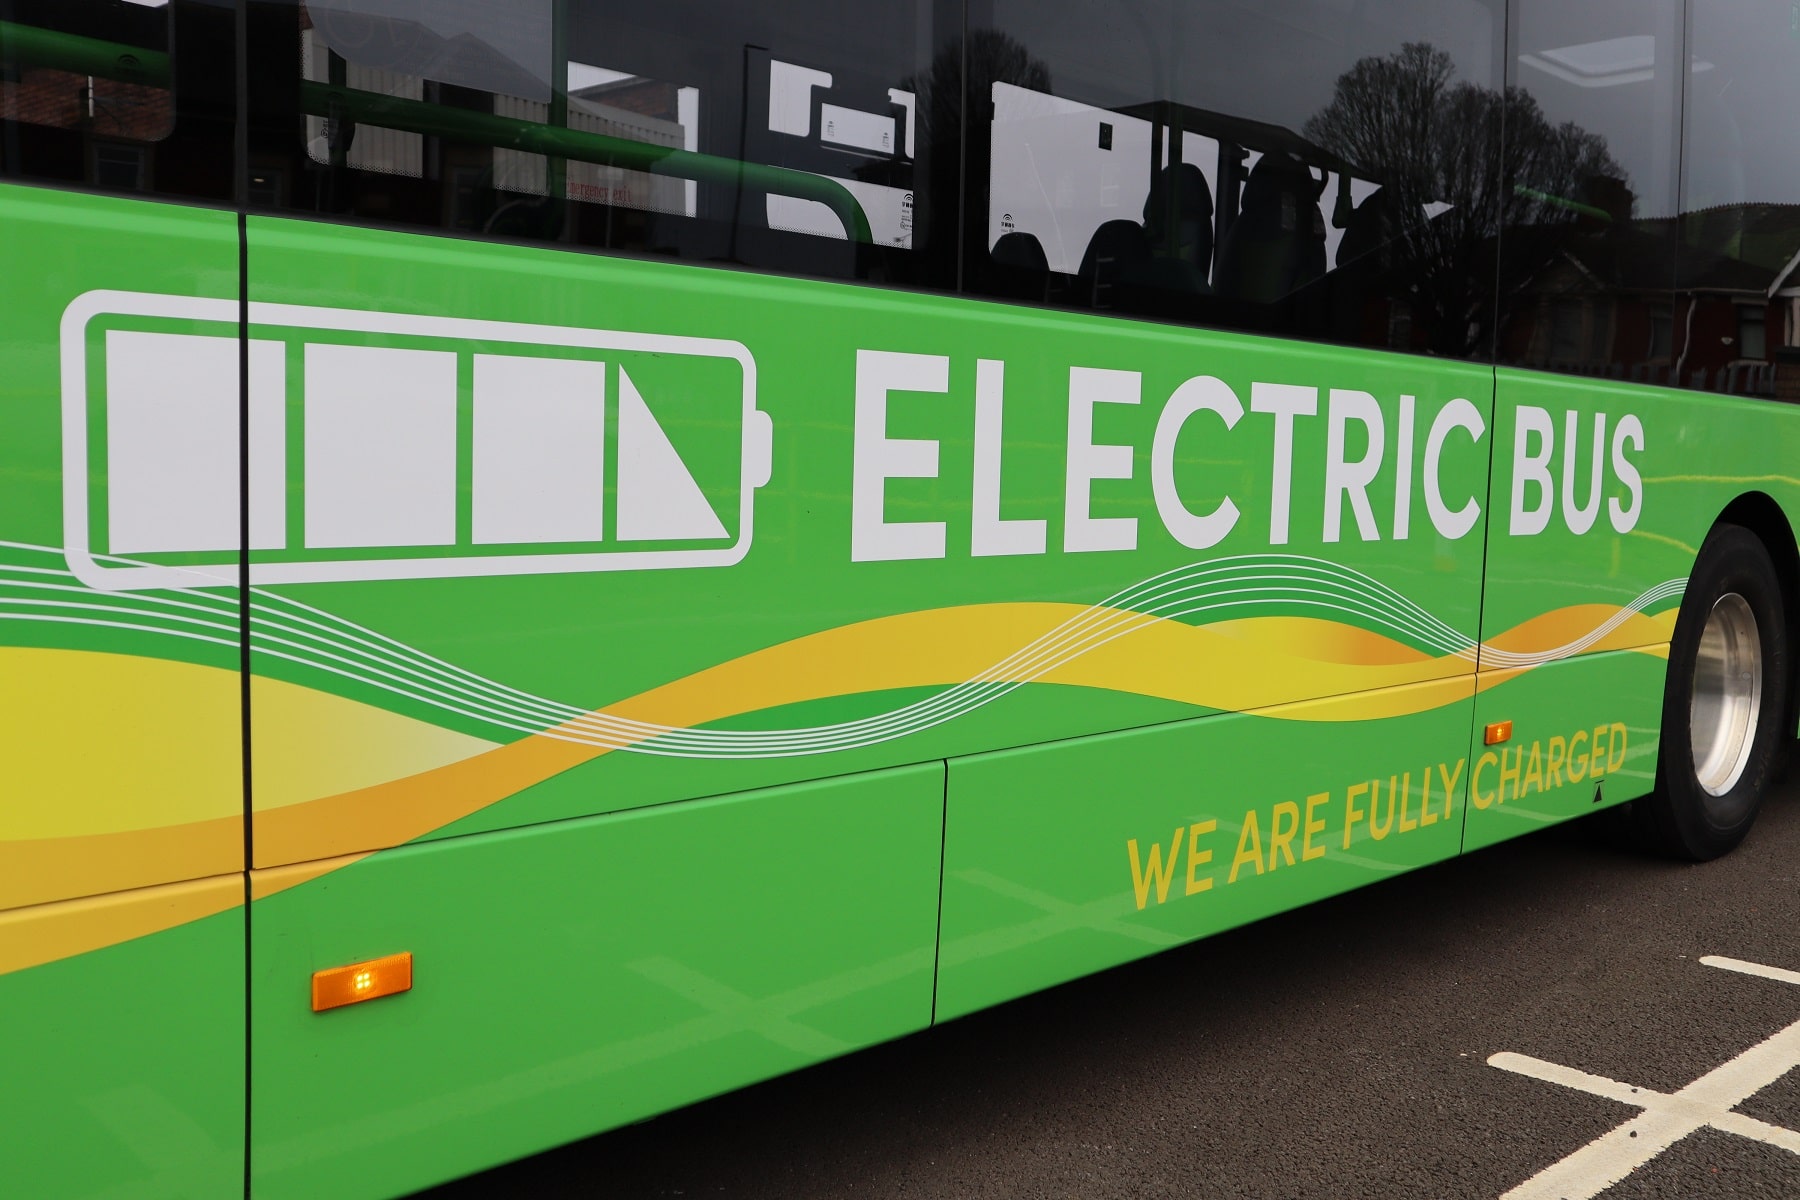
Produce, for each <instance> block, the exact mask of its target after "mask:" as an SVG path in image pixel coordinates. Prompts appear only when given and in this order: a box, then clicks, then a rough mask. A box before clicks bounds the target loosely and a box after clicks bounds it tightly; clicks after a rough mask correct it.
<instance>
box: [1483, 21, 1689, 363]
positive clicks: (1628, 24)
mask: <svg viewBox="0 0 1800 1200" xmlns="http://www.w3.org/2000/svg"><path fill="white" fill-rule="evenodd" d="M1513 11H1514V21H1513V33H1512V38H1511V47H1512V61H1511V62H1510V63H1509V64H1508V65H1507V73H1508V76H1509V78H1510V80H1511V82H1512V84H1513V87H1514V88H1515V89H1516V91H1517V93H1518V100H1517V102H1516V103H1515V104H1514V105H1513V106H1512V107H1511V109H1510V110H1509V114H1508V115H1509V119H1508V122H1507V132H1506V142H1507V169H1508V172H1509V180H1510V186H1509V187H1508V189H1507V194H1506V196H1505V203H1506V205H1507V216H1506V226H1505V231H1504V233H1503V235H1502V243H1503V249H1504V253H1503V255H1502V257H1501V264H1502V265H1501V287H1500V295H1501V319H1500V344H1499V354H1500V359H1501V361H1503V362H1507V363H1515V364H1521V365H1525V366H1532V367H1540V368H1547V369H1549V370H1554V371H1563V372H1568V373H1571V374H1578V375H1594V376H1606V377H1610V378H1614V379H1630V380H1634V381H1637V382H1648V383H1669V382H1670V381H1671V380H1672V378H1673V377H1674V375H1675V367H1676V359H1675V356H1674V354H1673V352H1672V351H1673V343H1672V340H1671V333H1672V326H1671V311H1672V304H1673V296H1672V294H1671V291H1670V289H1671V287H1672V286H1673V284H1674V278H1675V255H1676V245H1677V243H1676V238H1675V220H1674V217H1675V210H1676V199H1677V190H1676V174H1677V173H1676V169H1675V164H1676V157H1677V154H1678V153H1679V149H1680V147H1679V141H1678V132H1679V126H1680V119H1679V113H1680V110H1681V70H1680V66H1679V64H1680V62H1681V58H1682V52H1681V44H1682V6H1681V3H1680V0H1654V2H1652V3H1645V2H1643V0H1601V2H1599V3H1590V4H1580V5H1571V4H1568V3H1563V2H1561V0H1517V2H1516V3H1515V4H1514V9H1513Z"/></svg>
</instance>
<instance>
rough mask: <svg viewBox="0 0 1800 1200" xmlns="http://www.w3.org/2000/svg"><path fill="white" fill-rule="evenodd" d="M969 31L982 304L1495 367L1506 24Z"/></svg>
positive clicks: (1114, 8) (1230, 22) (1289, 19)
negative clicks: (1092, 312) (1116, 316)
mask: <svg viewBox="0 0 1800 1200" xmlns="http://www.w3.org/2000/svg"><path fill="white" fill-rule="evenodd" d="M970 29H971V33H970V36H969V43H968V48H969V54H968V60H969V95H970V97H971V105H972V108H971V119H970V121H969V137H970V141H969V147H968V161H969V162H970V164H971V175H972V179H971V194H970V196H968V197H967V198H966V206H967V208H968V212H969V219H970V222H971V231H970V233H971V238H972V240H973V243H974V244H973V245H972V246H971V249H970V267H969V273H970V277H971V278H972V280H973V281H974V286H975V287H976V288H977V289H978V290H982V291H985V292H988V293H989V294H992V295H1000V296H1009V297H1012V298H1015V299H1022V300H1028V301H1033V302H1043V303H1051V304H1061V305H1068V306H1072V307H1077V308H1091V309H1102V310H1109V311H1117V312H1125V313H1135V314H1139V315H1145V316H1151V317H1157V318H1161V319H1164V320H1173V321H1185V322H1193V323H1201V324H1209V325H1217V326H1224V327H1230V328H1240V329H1251V330H1258V331H1263V332H1269V333H1279V334H1285V335H1292V336H1299V337H1307V338H1318V339H1324V340H1330V341H1338V342H1346V343H1351V344H1357V345H1372V346H1385V347H1391V348H1394V349H1400V350H1411V351H1420V352H1428V353H1434V354H1443V355H1453V356H1457V357H1473V358H1482V357H1485V356H1486V355H1487V354H1488V353H1489V350H1490V345H1491V337H1492V310H1493V292H1494V288H1493V259H1494V245H1495V242H1494V235H1495V232H1496V227H1495V213H1496V202H1495V190H1496V189H1495V183H1496V178H1495V173H1496V169H1497V166H1498V140H1497V138H1498V116H1499V105H1500V93H1499V90H1498V87H1497V85H1498V82H1499V57H1500V50H1501V46H1502V43H1503V28H1502V22H1501V17H1500V15H1499V13H1498V10H1497V8H1495V7H1490V6H1488V5H1485V4H1482V3H1477V2H1476V0H1450V2H1448V3H1440V2H1432V3H1427V2H1425V0H1407V2H1403V3H1396V4H1390V5H1382V6H1368V5H1358V6H1347V5H1343V4H1338V3H1327V2H1324V0H1285V2H1283V3H1277V4H1260V5H1249V4H1239V3H1224V2H1218V0H1215V2H1213V3H1204V4H1189V3H1175V2H1174V0H1106V2H1104V3H1087V2H1080V3H1078V2H1076V0H1055V2H1051V3H1044V2H1042V0H1032V2H1031V3H1023V2H1019V0H991V2H990V3H983V4H977V5H973V6H971V9H970ZM984 118H985V119H984ZM982 165H985V171H982V170H980V169H979V168H980V167H981V166H982Z"/></svg>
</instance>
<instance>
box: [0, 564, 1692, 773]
mask: <svg viewBox="0 0 1800 1200" xmlns="http://www.w3.org/2000/svg"><path fill="white" fill-rule="evenodd" d="M0 546H5V547H10V548H13V549H18V550H26V551H30V552H33V553H43V554H46V555H52V556H60V554H61V551H60V550H58V549H57V548H55V547H44V546H33V545H28V544H24V543H16V542H0ZM99 557H108V558H111V560H112V561H115V562H118V563H121V564H125V565H141V564H138V563H136V562H135V561H134V560H131V559H123V558H117V557H115V556H99ZM6 573H19V574H28V575H33V576H55V577H59V578H72V576H70V575H69V573H68V572H67V571H66V570H61V569H55V568H40V567H28V566H21V565H13V564H5V565H0V576H3V575H4V574H6ZM1685 586H1686V582H1685V581H1684V580H1679V579H1676V580H1669V581H1667V582H1665V583H1662V584H1659V585H1657V586H1656V587H1654V588H1651V589H1649V590H1647V591H1645V592H1644V593H1643V594H1642V595H1640V596H1639V597H1638V598H1637V599H1635V600H1634V601H1632V602H1631V604H1629V605H1627V606H1625V607H1623V608H1621V609H1620V610H1619V611H1618V612H1616V613H1615V614H1613V615H1612V616H1611V617H1609V618H1608V619H1607V620H1606V621H1605V622H1603V623H1601V624H1600V625H1599V626H1597V627H1596V628H1595V629H1593V630H1592V631H1590V632H1588V633H1587V634H1585V635H1583V636H1582V637H1580V638H1577V639H1575V640H1573V641H1571V642H1568V643H1566V644H1564V645H1563V646H1559V647H1555V648H1553V649H1549V650H1544V651H1534V652H1530V653H1517V652H1511V651H1503V650H1498V649H1495V648H1494V647H1491V646H1487V645H1485V644H1483V643H1480V642H1477V641H1475V640H1473V639H1471V638H1469V637H1468V636H1467V635H1465V634H1462V633H1461V632H1459V631H1458V630H1456V629H1455V628H1454V627H1453V626H1451V625H1449V624H1448V623H1447V622H1445V621H1443V620H1441V619H1439V618H1438V617H1436V616H1434V615H1433V614H1431V613H1430V612H1429V611H1427V610H1426V609H1424V608H1423V607H1421V606H1420V605H1418V604H1416V603H1414V602H1413V601H1412V600H1410V599H1409V598H1407V597H1406V596H1405V595H1404V594H1403V593H1401V592H1399V591H1397V590H1395V589H1394V588H1392V587H1389V586H1388V585H1387V584H1385V583H1382V582H1381V581H1380V580H1378V579H1374V578H1373V577H1371V576H1368V575H1365V574H1363V573H1362V572H1360V571H1356V570H1354V569H1353V568H1349V567H1345V566H1343V565H1341V564H1338V563H1333V562H1330V561H1329V560H1325V559H1318V558H1311V557H1307V556H1303V555H1288V554H1250V555H1238V556H1233V557H1228V558H1221V559H1214V560H1211V561H1209V562H1205V563H1194V564H1187V565H1184V566H1181V567H1175V568H1172V569H1170V570H1168V571H1164V572H1162V573H1160V574H1158V575H1154V576H1151V577H1150V578H1148V579H1144V580H1141V581H1139V582H1137V583H1134V584H1132V585H1130V586H1129V587H1127V588H1125V589H1123V590H1121V591H1119V592H1116V593H1114V595H1112V596H1109V597H1108V598H1107V599H1105V600H1103V601H1101V602H1100V603H1098V604H1095V605H1090V606H1089V607H1088V608H1086V609H1084V610H1083V611H1081V612H1080V613H1077V614H1076V615H1075V616H1073V617H1070V618H1069V619H1067V620H1065V621H1063V622H1062V623H1061V624H1059V625H1057V626H1056V627H1055V628H1053V629H1051V630H1049V631H1047V632H1046V633H1044V634H1041V635H1040V636H1038V637H1037V638H1035V639H1033V640H1032V641H1030V642H1028V643H1026V644H1025V645H1024V646H1021V647H1019V648H1018V649H1017V650H1015V651H1013V652H1012V653H1011V654H1009V655H1007V656H1006V657H1004V658H1002V659H1000V660H999V661H998V662H996V663H994V664H993V665H992V666H990V667H988V668H986V669H985V670H982V671H979V672H977V673H976V674H975V675H974V676H973V677H972V678H970V679H968V680H966V681H964V682H962V683H958V684H954V685H952V686H950V687H948V688H945V689H944V690H942V691H940V692H937V693H935V694H933V695H932V696H929V697H926V698H924V699H922V700H918V701H914V702H913V703H911V704H906V705H902V706H901V707H900V708H897V709H893V710H890V711H888V712H885V713H879V714H876V715H874V716H870V717H863V718H858V719H856V720H852V721H843V722H837V723H834V724H830V725H817V726H805V727H798V728H791V729H771V730H728V729H693V728H688V727H678V726H668V725H660V724H656V723H653V722H646V721H637V720H632V719H629V718H623V717H617V716H614V715H612V714H610V713H606V712H600V711H593V710H589V709H584V708H580V707H578V706H575V705H571V704H567V703H564V702H559V701H555V700H551V699H548V698H545V697H542V696H538V695H534V694H532V693H530V692H526V691H523V690H521V689H519V688H515V687H512V686H510V685H507V684H503V683H500V682H497V681H495V680H492V679H488V678H486V677H484V676H481V675H478V674H475V673H474V672H471V671H468V670H465V669H464V668H461V667H458V666H456V665H455V664H453V663H449V662H446V661H444V660H442V659H438V658H435V657H433V656H431V655H429V654H425V653H423V652H421V651H419V650H417V649H415V648H413V647H411V646H408V645H407V644H405V643H404V642H400V641H398V640H396V639H394V638H391V637H388V636H387V635H385V634H382V633H379V632H377V631H375V630H371V629H367V628H365V627H363V626H360V625H357V624H355V623H353V622H350V621H346V620H344V619H342V618H340V617H337V616H335V615H333V614H331V613H328V612H325V611H323V610H320V609H316V608H313V607H311V606H308V605H305V604H302V603H300V602H298V601H295V600H292V599H290V598H288V597H285V596H281V595H278V594H275V593H271V592H268V591H266V590H264V589H251V596H252V599H251V602H250V610H251V611H250V624H251V627H252V651H253V653H256V654H262V655H268V656H269V657H272V658H277V659H281V660H283V661H287V662H292V663H295V664H298V665H300V666H304V667H307V668H310V669H313V670H319V671H324V672H327V673H330V674H332V675H336V676H339V677H341V678H345V679H349V680H352V681H354V682H357V683H360V684H362V685H364V686H368V687H374V688H377V689H380V690H382V691H385V692H388V693H390V694H393V695H396V696H399V697H402V698H404V699H407V700H410V701H412V702H414V703H419V704H424V705H427V706H429V707H432V708H436V709H438V710H439V711H442V712H446V713H451V714H454V715H456V716H460V717H464V718H467V719H470V720H474V721H477V722H480V723H483V724H486V725H490V726H492V727H495V728H498V729H506V730H511V731H515V732H520V733H527V734H535V735H537V736H542V737H548V738H552V739H555V740H558V741H566V742H572V743H576V744H582V745H590V746H601V747H606V748H609V749H622V750H628V751H631V752H634V753H641V754H652V755H658V756H663V757H678V758H721V757H723V758H774V757H792V756H796V755H805V754H820V753H827V752H830V751H833V750H841V749H855V748H862V747H866V746H872V745H877V744H880V743H882V742H887V741H892V740H894V739H896V738H900V737H905V736H908V735H910V734H912V733H914V732H918V731H921V730H924V729H929V728H932V727H935V726H937V725H941V724H944V723H946V722H948V721H952V720H955V719H957V718H959V717H961V716H964V715H966V714H968V713H970V712H973V711H975V710H976V709H979V708H982V707H985V706H986V705H988V704H991V703H993V702H994V701H995V700H998V699H1000V698H1001V697H1003V696H1005V695H1007V694H1009V693H1010V692H1012V691H1015V690H1017V689H1018V688H1020V687H1023V686H1025V685H1026V684H1028V683H1031V682H1034V681H1036V680H1038V679H1041V678H1042V677H1044V676H1045V675H1047V674H1049V673H1050V672H1052V671H1054V670H1056V669H1057V668H1059V667H1061V666H1063V665H1066V664H1067V663H1069V662H1072V661H1074V660H1075V659H1076V658H1079V657H1081V656H1083V655H1085V654H1089V653H1092V652H1093V651H1094V650H1096V649H1098V648H1099V647H1101V646H1104V645H1106V644H1108V643H1110V642H1112V641H1114V640H1116V639H1118V638H1121V637H1125V636H1128V635H1129V634H1131V633H1133V632H1136V631H1137V630H1138V629H1142V628H1144V627H1145V626H1147V625H1150V624H1153V623H1155V622H1157V621H1161V620H1175V619H1182V618H1189V617H1194V616H1198V615H1200V614H1202V613H1215V614H1223V613H1228V612H1231V611H1233V610H1237V609H1256V608H1267V607H1268V606H1270V605H1271V604H1279V605H1281V606H1284V607H1290V608H1299V609H1302V610H1307V611H1318V612H1330V613H1341V614H1345V615H1348V616H1351V617H1354V618H1357V619H1359V620H1361V621H1363V622H1365V623H1368V624H1373V625H1376V626H1378V627H1380V628H1383V629H1386V630H1390V631H1392V632H1394V633H1397V634H1400V635H1401V636H1403V637H1405V638H1408V639H1410V640H1412V641H1414V642H1415V643H1417V644H1420V645H1423V646H1425V647H1427V648H1430V649H1432V650H1436V651H1437V652H1439V653H1441V654H1445V655H1449V656H1454V657H1457V658H1459V659H1462V660H1463V661H1467V662H1472V663H1479V664H1480V665H1483V666H1486V665H1489V664H1490V663H1492V664H1493V665H1497V666H1501V667H1533V666H1540V665H1543V664H1544V663H1547V662H1553V661H1555V660H1557V659H1560V658H1566V657H1570V656H1571V655H1574V654H1577V653H1580V652H1581V651H1582V650H1584V649H1586V648H1588V647H1589V646H1592V645H1594V644H1595V643H1597V642H1599V641H1600V640H1601V639H1602V638H1604V637H1605V636H1606V635H1607V634H1609V633H1611V632H1612V631H1613V630H1614V629H1616V628H1618V627H1619V626H1620V625H1621V624H1623V623H1624V622H1625V621H1626V620H1628V619H1630V617H1631V616H1633V615H1635V614H1636V613H1638V612H1641V611H1643V610H1644V609H1645V608H1647V607H1648V606H1649V605H1651V604H1654V603H1657V602H1659V601H1660V600H1663V599H1667V598H1669V597H1671V596H1676V595H1679V594H1680V593H1681V592H1682V591H1683V590H1684V589H1685ZM0 587H11V588H26V589H33V590H42V591H54V592H83V593H86V595H87V596H88V600H86V601H81V602H75V601H55V600H47V599H37V598H26V599H17V598H10V597H0V608H11V609H25V610H27V611H25V612H5V613H0V618H4V619H8V620H42V621H47V622H53V623H62V624H83V625H96V626H110V627H115V628H122V629H132V630H137V631H141V632H146V633H153V634H162V635H167V636H179V637H189V638H193V639H194V640H200V641H207V642H213V643H216V644H219V645H228V646H235V645H237V641H236V638H235V637H233V638H231V639H225V638H211V637H206V636H204V635H197V634H193V633H190V632H187V631H186V630H184V629H171V628H167V627H164V626H161V625H146V624H138V623H124V622H118V621H106V620H99V619H94V618H78V617H73V616H66V615H62V616H52V615H48V614H41V615H35V616H34V615H32V613H31V611H30V610H35V609H46V608H47V609H53V610H58V611H59V612H60V611H63V610H81V611H104V612H112V613H115V614H118V613H122V614H126V615H130V616H132V617H135V618H138V619H140V620H154V621H161V622H170V623H175V624H177V625H191V626H199V627H201V628H206V629H214V630H218V631H220V632H227V633H232V634H236V633H237V632H238V627H237V624H236V618H237V616H238V605H237V604H236V602H235V601H232V600H229V599H226V598H224V597H220V596H216V595H214V594H213V593H212V592H210V591H205V590H199V589H168V590H167V594H164V595H155V594H151V593H134V594H132V596H131V597H130V599H129V600H127V599H126V598H124V597H114V596H112V595H111V594H109V593H99V592H93V591H91V590H89V589H87V588H85V587H82V586H80V585H68V584H59V583H45V582H40V581H37V580H29V581H21V580H16V579H4V578H0ZM170 594H172V595H175V596H181V597H184V599H180V600H176V599H171V598H169V595H170ZM102 597H104V599H101V598H102ZM163 608H168V609H178V610H182V611H179V612H164V611H158V610H159V609H163ZM196 611H197V612H201V613H203V614H205V615H207V616H217V617H229V618H232V620H231V622H230V623H215V622H213V621H207V620H204V619H202V618H201V617H195V616H189V615H187V614H188V613H190V612H196ZM1215 619H1219V618H1215ZM259 632H260V636H259Z"/></svg>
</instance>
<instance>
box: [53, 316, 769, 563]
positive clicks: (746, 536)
mask: <svg viewBox="0 0 1800 1200" xmlns="http://www.w3.org/2000/svg"><path fill="white" fill-rule="evenodd" d="M240 313H241V308H240V304H239V302H238V301H236V300H231V299H219V298H216V297H194V296H171V295H165V294H161V293H152V292H128V291H117V290H110V289H103V290H97V291H91V292H86V293H84V294H82V295H80V296H78V297H76V298H75V299H74V300H73V301H71V302H70V304H69V306H68V307H67V308H66V309H64V310H63V316H62V323H61V355H62V363H61V366H62V433H63V542H64V546H63V551H64V556H65V558H66V560H67V562H68V565H69V570H70V571H71V572H72V573H73V574H74V575H75V576H76V578H78V579H80V580H81V581H82V582H83V583H85V584H87V585H88V586H89V587H92V588H97V589H100V590H103V591H134V590H143V589H149V588H199V587H218V586H221V585H236V584H237V583H238V582H239V578H238V561H237V560H238V553H237V551H236V550H233V551H231V552H230V553H231V558H230V559H229V560H228V561H224V562H221V563H219V564H217V566H211V565H201V566H195V565H179V566H177V565H165V564H155V563H142V562H133V561H131V560H129V559H125V558H122V557H120V556H118V555H113V554H103V553H97V552H96V551H94V549H93V547H92V545H91V541H90V532H89V531H90V519H91V515H92V508H91V505H90V495H89V489H90V486H91V483H92V480H91V478H90V476H91V474H92V469H91V467H90V463H89V436H88V434H89V430H88V419H89V418H88V412H89V399H90V397H89V386H88V385H89V380H88V370H87V358H88V349H89V347H88V326H89V325H90V323H92V322H93V321H94V320H95V319H97V318H100V317H140V318H166V319H174V320H189V321H204V322H210V323H220V324H230V325H236V324H237V323H238V321H239V318H240ZM245 315H247V317H248V322H247V323H248V325H249V326H250V327H256V326H263V327H276V328H283V329H289V330H310V331H318V332H323V333H340V334H342V333H349V334H356V335H365V336H366V335H374V336H377V337H380V336H389V337H401V338H429V339H433V340H438V341H451V342H473V343H484V344H487V345H496V346H503V347H519V348H522V349H526V348H533V347H536V348H551V349H557V350H577V351H623V352H641V353H650V354H658V355H676V356H684V357H701V358H714V359H728V360H731V361H734V362H736V363H737V364H738V367H739V369H740V371H741V372H742V378H743V392H742V417H743V425H742V433H741V437H740V453H739V485H738V486H739V498H738V521H737V523H738V531H737V536H736V538H735V539H734V540H733V542H732V544H731V545H729V546H708V547H701V548H694V549H656V550H601V551H549V552H518V553H488V554H480V555H470V554H459V553H450V554H445V555H441V556H429V557H422V556H408V557H403V558H372V557H355V558H333V557H331V556H330V555H329V554H326V555H325V556H324V557H321V558H312V559H308V560H305V561H279V562H268V561H257V560H256V558H255V549H256V547H254V546H253V547H252V558H251V562H250V569H249V580H250V583H251V584H252V585H258V584H289V583H342V582H356V581H364V580H397V579H451V578H465V577H483V576H499V575H547V574H570V573H582V572H602V571H642V570H664V569H671V568H691V567H722V566H731V565H733V564H735V563H738V562H741V561H742V560H743V558H744V556H745V555H746V554H748V553H749V550H750V545H751V542H752V540H753V538H754V535H755V522H754V511H755V510H754V503H755V492H756V489H757V488H759V487H762V486H763V485H765V484H767V483H768V482H769V478H770V471H771V468H772V464H773V442H774V425H773V422H772V421H771V420H770V418H769V415H768V414H767V413H766V412H763V411H761V410H760V409H758V408H757V407H756V360H755V358H754V356H752V355H751V353H750V351H749V350H748V348H746V347H745V346H744V345H743V344H742V343H741V342H736V341H731V340H728V339H723V338H707V337H692V336H687V335H680V334H654V333H639V332H632V331H624V330H605V329H584V328H580V327H576V326H564V325H537V324H528V323H523V322H514V321H493V320H485V319H479V318H471V317H438V316H419V315H415V314H408V313H393V312H382V311H377V310H365V309H344V308H324V307H316V306H311V305H300V304H278V303H271V302H267V301H251V302H250V303H249V305H248V313H247V314H245ZM153 336H154V335H153ZM231 341H232V343H233V345H235V344H236V339H231ZM255 345H256V342H255V340H254V339H253V341H252V347H253V348H254V346H255ZM459 353H461V351H459ZM621 374H622V372H621ZM240 411H241V410H240ZM252 428H253V429H254V418H253V425H252ZM235 433H236V430H235V427H234V435H235ZM234 466H235V464H234ZM233 519H235V513H233ZM254 527H255V526H254V521H253V524H252V528H253V529H254ZM220 553H221V554H223V553H225V552H224V551H220Z"/></svg>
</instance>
